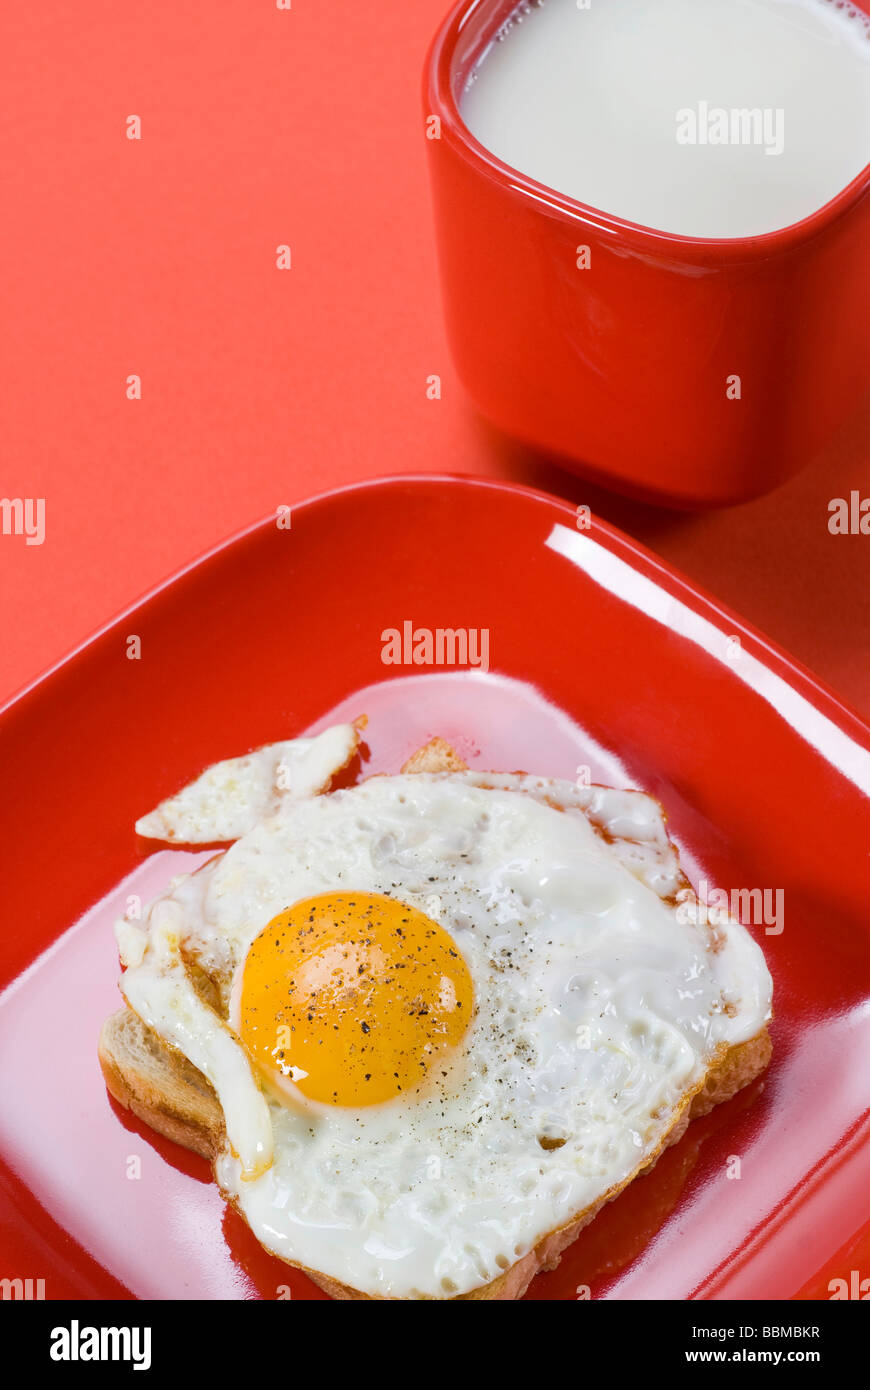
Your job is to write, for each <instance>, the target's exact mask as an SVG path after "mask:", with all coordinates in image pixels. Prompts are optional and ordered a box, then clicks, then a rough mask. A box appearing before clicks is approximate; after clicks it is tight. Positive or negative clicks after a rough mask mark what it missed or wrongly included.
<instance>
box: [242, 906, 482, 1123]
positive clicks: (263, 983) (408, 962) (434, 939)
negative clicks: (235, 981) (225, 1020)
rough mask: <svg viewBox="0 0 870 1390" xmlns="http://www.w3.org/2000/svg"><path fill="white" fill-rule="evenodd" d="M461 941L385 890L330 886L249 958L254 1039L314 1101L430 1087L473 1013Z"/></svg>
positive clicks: (257, 1050) (276, 1074)
mask: <svg viewBox="0 0 870 1390" xmlns="http://www.w3.org/2000/svg"><path fill="white" fill-rule="evenodd" d="M472 1008H473V991H472V985H471V976H470V974H469V971H468V966H467V965H466V963H465V961H464V960H463V958H462V956H461V955H460V953H459V951H458V950H457V948H456V945H455V943H454V941H453V938H452V937H451V936H449V935H448V933H447V932H446V931H445V930H444V929H443V927H440V926H439V925H438V923H437V922H433V921H432V920H431V918H429V917H427V916H426V915H425V914H424V913H422V912H419V911H417V909H416V908H413V907H409V906H407V904H405V903H401V902H394V901H393V899H392V898H388V897H385V896H383V895H381V894H369V893H324V894H321V895H319V896H318V897H314V898H306V899H305V900H304V901H302V902H299V903H296V904H295V905H294V906H293V907H289V908H287V909H286V911H284V912H281V913H279V914H278V916H277V917H275V918H273V920H272V921H271V922H270V923H269V925H268V926H267V927H265V928H264V929H263V931H261V932H260V934H259V936H257V937H256V939H255V940H254V942H253V943H252V945H251V948H250V950H249V952H248V956H247V959H246V961H245V968H244V975H243V979H242V987H241V1000H240V1010H239V1030H240V1036H241V1039H242V1042H243V1043H244V1044H245V1046H246V1047H247V1049H248V1051H249V1053H250V1054H251V1056H252V1058H253V1059H254V1061H255V1063H256V1064H257V1066H258V1067H259V1068H260V1069H261V1070H262V1071H264V1072H265V1073H266V1075H267V1076H271V1078H272V1079H273V1080H274V1081H276V1082H277V1083H278V1085H279V1086H281V1085H282V1083H283V1089H285V1090H286V1089H287V1083H288V1081H289V1082H292V1083H293V1084H294V1085H295V1086H296V1087H297V1088H298V1090H300V1091H301V1092H302V1093H303V1095H305V1096H307V1097H309V1099H311V1100H316V1101H323V1102H325V1103H326V1104H330V1105H347V1106H360V1105H376V1104H378V1103H380V1102H381V1101H385V1100H392V1099H393V1098H394V1097H396V1096H399V1095H402V1094H405V1093H407V1092H408V1091H412V1090H414V1089H416V1088H417V1087H419V1086H420V1085H421V1084H422V1083H423V1082H424V1081H425V1080H426V1078H427V1075H428V1074H429V1073H430V1072H431V1071H432V1069H433V1068H434V1067H435V1066H436V1065H437V1063H438V1062H439V1059H441V1060H442V1062H443V1060H444V1057H445V1054H446V1053H447V1052H449V1051H450V1050H451V1049H452V1048H455V1047H456V1045H457V1044H458V1043H459V1042H460V1041H461V1039H462V1036H463V1034H464V1032H465V1030H466V1028H467V1027H468V1024H469V1022H470V1020H471V1014H472Z"/></svg>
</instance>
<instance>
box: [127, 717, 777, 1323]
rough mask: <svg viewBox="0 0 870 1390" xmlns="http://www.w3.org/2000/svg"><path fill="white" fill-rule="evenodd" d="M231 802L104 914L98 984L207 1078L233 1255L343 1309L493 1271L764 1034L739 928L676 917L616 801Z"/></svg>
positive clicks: (545, 796) (648, 854)
mask: <svg viewBox="0 0 870 1390" xmlns="http://www.w3.org/2000/svg"><path fill="white" fill-rule="evenodd" d="M334 746H335V749H336V756H337V755H338V753H339V752H340V751H341V747H342V746H343V745H342V743H341V740H340V739H336V740H335V743H334ZM264 753H265V757H264V762H266V763H268V764H269V766H274V763H273V762H270V758H271V755H270V754H269V753H268V752H267V751H266V750H264ZM250 756H251V757H253V758H254V759H256V758H257V756H258V755H256V754H255V755H250ZM207 776H208V774H206V777H207ZM255 781H256V779H255ZM215 785H216V784H215V783H214V782H213V783H212V784H211V788H212V790H211V791H210V796H211V797H212V801H211V806H210V810H209V815H210V816H211V817H212V822H215V821H216V820H220V817H221V815H222V814H223V811H222V810H221V807H220V805H219V803H220V795H219V794H216V793H215V792H214V787H215ZM256 785H257V786H258V787H261V783H260V782H259V781H256ZM261 790H262V788H261ZM232 798H233V799H234V805H233V808H232V811H231V812H230V811H229V808H228V809H227V815H228V816H229V815H230V814H231V816H232V818H233V824H236V825H239V824H241V823H243V822H244V823H245V824H246V825H247V824H248V820H249V819H250V818H251V817H254V818H255V821H256V823H254V824H251V825H249V826H248V828H247V829H245V831H244V832H243V833H241V834H240V836H239V838H238V839H237V840H236V842H235V843H234V844H233V845H232V846H231V847H230V848H229V849H227V850H226V851H225V852H224V853H222V854H220V855H218V856H216V857H215V858H213V859H211V860H210V861H209V862H208V863H207V864H206V865H204V866H203V867H202V868H200V869H199V870H198V871H196V872H195V873H193V874H190V875H187V876H184V877H181V878H179V879H177V880H175V881H174V882H173V884H172V886H171V887H170V888H169V890H168V891H167V893H166V894H165V895H164V896H163V897H161V898H160V899H159V900H158V901H157V902H156V903H155V904H153V905H152V907H151V909H150V911H149V913H148V915H147V919H146V921H145V923H144V924H143V925H142V926H139V925H137V924H134V923H130V922H123V923H120V924H119V926H118V933H117V934H118V940H119V945H120V949H121V954H122V959H123V961H124V963H125V965H126V967H127V968H126V970H125V973H124V975H123V976H122V980H121V988H122V991H123V993H124V995H125V997H126V999H127V1001H128V1003H129V1004H130V1006H131V1008H133V1009H134V1010H135V1011H136V1012H137V1013H138V1014H139V1015H140V1016H141V1018H142V1019H143V1020H144V1021H145V1022H146V1023H147V1024H149V1025H150V1026H151V1027H152V1028H153V1029H154V1030H155V1031H156V1032H157V1033H158V1034H159V1036H160V1037H161V1038H163V1039H164V1040H165V1041H166V1042H167V1043H169V1044H171V1045H172V1046H174V1047H177V1048H179V1049H180V1050H181V1052H183V1053H184V1055H185V1056H187V1057H188V1058H189V1059H190V1061H191V1062H193V1063H194V1065H195V1066H197V1067H199V1069H200V1070H201V1071H202V1072H203V1073H204V1074H205V1075H206V1076H207V1077H208V1079H209V1080H210V1081H211V1083H212V1085H213V1086H214V1088H215V1090H216V1092H217V1095H218V1098H219V1100H220V1102H221V1105H222V1107H223V1111H224V1116H225V1121H226V1135H227V1138H226V1143H225V1146H224V1149H223V1151H222V1152H221V1153H220V1154H219V1155H218V1157H217V1159H216V1162H215V1175H216V1178H217V1181H218V1183H219V1185H220V1187H221V1189H222V1191H223V1193H224V1195H225V1196H226V1197H227V1198H228V1199H229V1200H230V1201H232V1202H233V1204H234V1205H235V1206H236V1208H237V1209H238V1210H239V1211H240V1212H241V1213H242V1215H243V1216H244V1217H245V1219H246V1220H247V1221H248V1223H249V1225H250V1226H251V1229H252V1230H253V1231H254V1233H255V1235H256V1236H257V1237H258V1239H259V1240H260V1241H261V1243H262V1244H263V1245H264V1246H265V1247H266V1248H267V1249H269V1250H271V1251H273V1252H274V1253H275V1254H277V1255H279V1256H281V1257H282V1258H283V1259H285V1260H287V1261H289V1262H290V1263H293V1264H298V1265H300V1266H303V1267H306V1268H309V1269H312V1270H316V1271H319V1272H320V1273H323V1274H326V1275H328V1276H330V1277H332V1278H334V1279H336V1280H338V1281H339V1282H341V1283H343V1284H346V1285H349V1286H351V1287H352V1288H354V1289H357V1290H359V1291H360V1292H363V1293H366V1294H369V1295H371V1296H375V1297H382V1298H448V1297H454V1296H456V1295H457V1294H461V1293H466V1292H469V1291H471V1290H473V1289H475V1288H478V1287H480V1286H481V1285H483V1284H486V1283H488V1282H490V1281H491V1280H493V1279H495V1278H496V1277H498V1276H499V1275H500V1274H501V1273H503V1272H504V1271H505V1270H506V1269H508V1268H510V1267H511V1266H512V1265H513V1264H514V1263H515V1262H516V1261H517V1260H518V1259H520V1258H521V1257H522V1256H523V1255H525V1254H526V1253H528V1252H529V1251H530V1250H531V1249H533V1248H534V1246H535V1245H536V1244H537V1243H538V1242H539V1241H540V1240H541V1239H542V1238H543V1236H545V1235H546V1234H547V1233H549V1232H551V1231H553V1230H555V1229H556V1228H558V1227H560V1226H562V1225H565V1224H566V1223H568V1222H570V1221H571V1220H572V1218H574V1217H575V1216H576V1215H577V1214H578V1213H579V1212H581V1211H583V1210H585V1209H587V1208H589V1207H591V1206H592V1205H594V1204H595V1203H596V1202H598V1201H600V1200H601V1199H602V1198H603V1197H604V1196H605V1194H607V1193H608V1192H609V1191H610V1190H611V1189H613V1188H614V1187H616V1186H617V1185H619V1184H621V1183H623V1182H625V1181H626V1180H628V1179H630V1178H631V1177H632V1175H634V1174H635V1173H637V1172H638V1171H640V1170H641V1169H642V1168H643V1167H644V1166H645V1164H646V1163H648V1162H649V1161H650V1159H651V1157H653V1156H654V1155H655V1153H656V1152H657V1151H658V1149H659V1147H660V1146H661V1144H662V1142H663V1140H664V1138H665V1136H666V1134H667V1130H668V1128H669V1127H670V1125H671V1124H672V1123H673V1120H674V1116H675V1113H676V1112H677V1111H678V1109H679V1107H680V1105H681V1103H682V1102H683V1101H684V1099H685V1098H686V1097H687V1096H688V1095H689V1094H691V1092H692V1091H693V1089H695V1088H697V1086H699V1085H700V1084H701V1083H702V1081H703V1079H704V1077H705V1075H706V1072H707V1070H708V1069H709V1067H710V1065H711V1063H712V1062H713V1060H714V1059H715V1058H716V1056H717V1055H721V1053H722V1052H723V1051H724V1049H725V1048H728V1047H732V1046H734V1045H735V1044H738V1043H740V1042H744V1041H748V1040H749V1039H750V1038H752V1037H754V1036H755V1035H756V1034H757V1033H758V1032H759V1031H760V1030H761V1029H762V1028H763V1027H764V1024H765V1022H766V1020H767V1019H768V1018H769V1016H770V1004H771V981H770V976H769V974H768V971H767V968H766V966H765V963H764V959H763V956H762V954H761V951H760V949H759V948H758V946H757V945H756V944H755V942H754V941H753V939H752V938H751V936H750V935H749V933H748V932H747V931H746V930H745V929H744V928H743V927H742V926H741V925H740V924H739V923H737V922H729V923H727V924H725V925H721V924H720V925H717V927H716V929H715V932H714V931H713V929H711V928H709V927H707V926H706V925H704V924H702V925H695V924H693V923H692V922H691V921H686V920H685V918H684V915H683V914H681V913H680V912H679V910H678V902H679V899H680V897H681V896H682V895H684V894H685V892H686V888H687V885H686V881H685V879H684V878H683V876H682V874H681V871H680V868H679V863H678V861H677V856H676V852H675V851H674V849H673V847H672V845H671V844H670V841H669V839H668V836H667V833H666V830H665V826H664V821H663V817H662V813H661V809H660V807H659V806H658V803H656V802H655V801H653V800H652V799H651V798H649V797H647V796H645V795H643V794H642V793H639V792H620V791H611V790H609V789H606V788H597V787H592V788H582V787H578V786H576V785H575V784H573V783H570V782H565V781H559V780H555V779H543V778H534V777H529V776H525V775H522V774H516V775H509V774H483V773H477V772H462V773H443V774H425V773H416V774H410V775H397V776H377V777H372V778H369V779H368V780H366V781H363V782H362V783H360V784H358V785H357V786H355V787H351V788H348V789H345V790H340V791H335V792H331V793H328V794H325V795H310V796H291V797H281V798H278V800H277V803H276V802H275V801H274V800H273V799H271V798H265V799H264V798H263V796H262V795H261V794H260V792H258V793H257V795H256V796H255V797H254V798H253V799H252V802H251V805H250V806H249V807H247V808H243V807H242V806H241V804H240V803H239V802H238V799H237V787H236V788H234V789H233V792H232ZM196 802H197V797H193V798H189V803H190V804H191V805H192V806H193V809H192V812H191V815H192V819H191V824H190V825H188V824H186V822H185V815H184V810H183V805H182V798H181V797H179V798H176V804H175V810H174V812H173V817H172V822H171V829H172V831H173V837H175V838H178V839H180V840H185V841H188V840H190V838H191V832H192V831H194V830H196V828H197V826H201V825H202V821H203V817H202V814H201V808H200V807H199V806H198V805H197V804H196ZM264 806H267V807H268V813H267V814H265V815H264V814H262V808H263V807H264ZM225 823H227V822H224V821H221V824H225ZM208 838H217V837H212V836H209V837H208ZM191 963H194V964H195V965H197V966H198V967H200V969H201V970H203V971H205V972H206V974H207V975H208V976H209V978H210V979H211V980H212V981H213V982H214V983H215V984H216V985H217V987H218V990H219V994H220V1008H219V1009H215V1008H212V1007H211V1006H210V1005H209V1004H208V1003H206V1002H205V1000H204V999H203V998H202V997H201V996H200V994H199V993H198V991H197V989H196V987H195V983H194V979H193V976H192V973H191V969H190V966H191Z"/></svg>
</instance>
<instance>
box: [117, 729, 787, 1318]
mask: <svg viewBox="0 0 870 1390" xmlns="http://www.w3.org/2000/svg"><path fill="white" fill-rule="evenodd" d="M466 769H467V764H466V763H465V762H464V761H463V760H462V758H460V757H459V755H458V754H457V753H456V752H455V750H454V749H453V748H452V747H451V746H450V744H449V743H447V742H446V741H445V740H444V739H441V738H433V739H431V740H430V741H429V742H428V743H427V744H425V745H424V746H423V747H422V748H420V749H418V750H417V752H416V753H414V754H413V755H412V756H411V757H410V758H409V759H408V760H407V762H406V763H405V764H404V765H403V767H402V772H403V773H414V772H427V773H435V772H461V771H465V770H466ZM770 1056H771V1041H770V1035H769V1033H768V1030H767V1028H763V1029H762V1030H761V1032H759V1033H758V1034H756V1036H755V1037H754V1038H750V1039H749V1040H748V1041H747V1042H744V1043H739V1044H737V1045H736V1046H734V1047H731V1048H724V1047H723V1048H722V1049H720V1053H719V1055H718V1056H717V1057H716V1058H715V1059H714V1061H713V1063H712V1065H711V1066H710V1068H709V1069H708V1071H707V1074H706V1076H705V1077H704V1079H703V1080H702V1081H701V1083H700V1084H699V1085H698V1086H697V1087H695V1088H694V1089H693V1090H691V1091H688V1092H687V1093H686V1095H685V1096H684V1097H683V1099H682V1101H681V1103H680V1105H679V1106H678V1107H677V1108H676V1109H675V1111H674V1114H673V1120H672V1123H671V1125H670V1126H669V1128H668V1130H667V1132H666V1133H665V1135H664V1136H663V1138H662V1141H661V1143H660V1145H659V1148H658V1149H657V1151H656V1152H655V1153H654V1154H653V1155H652V1157H651V1158H650V1159H648V1160H647V1162H646V1163H645V1164H644V1165H643V1167H639V1168H638V1169H636V1170H635V1171H634V1172H633V1173H631V1174H629V1176H628V1177H627V1178H626V1179H625V1180H624V1181H623V1182H621V1183H618V1184H616V1185H615V1186H614V1187H613V1188H611V1189H610V1190H609V1191H608V1192H606V1193H605V1194H604V1196H603V1197H602V1198H601V1199H600V1200H599V1201H598V1202H596V1203H595V1204H594V1205H592V1206H590V1207H587V1208H586V1209H585V1210H584V1211H582V1212H579V1213H578V1214H577V1215H576V1216H574V1217H572V1219H571V1221H569V1222H568V1223H566V1224H565V1225H563V1226H560V1227H557V1228H556V1229H555V1230H553V1231H550V1232H549V1233H548V1234H547V1235H546V1236H544V1237H543V1239H542V1240H540V1241H539V1242H538V1244H537V1245H536V1246H535V1248H534V1249H533V1250H531V1251H530V1252H529V1253H528V1254H527V1255H524V1256H523V1257H522V1258H521V1259H519V1260H517V1262H516V1263H515V1264H513V1265H512V1266H511V1268H510V1269H508V1270H506V1271H505V1272H504V1274H501V1275H499V1276H498V1278H496V1279H494V1280H492V1281H491V1282H490V1283H488V1284H484V1285H482V1286H481V1287H480V1288H476V1289H472V1290H470V1291H469V1292H468V1293H464V1294H458V1295H456V1296H455V1298H454V1299H453V1300H450V1301H455V1302H460V1301H464V1300H467V1299H497V1300H501V1301H505V1300H511V1299H518V1298H521V1297H522V1296H523V1294H524V1293H525V1291H526V1289H527V1288H528V1286H529V1284H530V1283H531V1281H532V1279H533V1278H534V1277H535V1275H536V1274H537V1273H539V1272H540V1271H541V1270H548V1269H554V1268H555V1267H556V1265H557V1264H558V1263H559V1260H560V1259H561V1256H562V1252H563V1251H564V1250H566V1249H567V1247H568V1246H569V1245H571V1244H572V1242H573V1241H574V1240H576V1238H577V1236H578V1235H579V1234H580V1232H581V1230H582V1229H583V1227H584V1226H587V1225H588V1224H589V1222H590V1221H592V1220H594V1218H595V1217H596V1216H597V1215H598V1212H599V1211H600V1210H601V1208H602V1207H604V1206H605V1205H606V1204H607V1203H608V1202H611V1201H613V1199H614V1198H615V1197H617V1196H618V1195H619V1193H620V1192H622V1191H623V1190H624V1188H626V1187H627V1186H628V1185H629V1184H630V1183H631V1182H633V1181H634V1179H635V1178H636V1177H638V1176H640V1175H641V1174H643V1173H648V1172H650V1171H651V1169H652V1168H654V1167H655V1164H656V1163H657V1162H658V1159H659V1158H660V1157H661V1154H662V1153H663V1152H664V1150H665V1149H667V1148H668V1147H670V1145H672V1144H675V1143H676V1142H677V1141H678V1140H679V1139H681V1138H682V1136H683V1134H684V1133H685V1131H686V1128H687V1127H688V1125H689V1123H690V1121H691V1120H693V1119H696V1118H697V1117H699V1116H701V1115H706V1114H707V1113H708V1111H710V1110H712V1109H713V1108H714V1106H716V1105H721V1104H723V1103H724V1102H725V1101H728V1100H730V1099H731V1098H732V1096H734V1095H736V1094H737V1092H738V1091H740V1090H742V1088H743V1087H744V1086H747V1085H749V1083H750V1082H751V1081H754V1080H755V1078H756V1077H757V1076H759V1075H760V1073H761V1072H763V1071H764V1069H765V1068H766V1066H767V1064H768V1062H769V1061H770ZM99 1058H100V1066H101V1068H102V1071H103V1076H104V1078H105V1081H106V1086H107V1088H108V1090H109V1092H110V1094H111V1095H112V1096H114V1098H115V1099H116V1100H117V1101H118V1102H119V1104H121V1105H123V1106H124V1107H125V1108H127V1109H129V1110H130V1111H132V1113H133V1114H134V1115H136V1116H137V1118H138V1119H140V1120H142V1121H143V1122H144V1123H145V1124H147V1125H149V1126H150V1128H151V1129H154V1130H156V1131H157V1132H158V1133H159V1134H162V1135H164V1136H165V1137H166V1138H167V1139H172V1140H173V1141H174V1142H175V1143H177V1144H181V1145H182V1146H183V1147H184V1148H187V1149H191V1150H193V1151H194V1152H195V1153H198V1154H201V1155H202V1157H203V1158H206V1159H209V1160H210V1161H211V1160H213V1159H215V1158H216V1157H217V1155H218V1153H219V1152H220V1150H221V1149H222V1147H223V1143H224V1139H225V1130H224V1119H223V1111H222V1110H221V1106H220V1103H219V1101H218V1099H217V1096H216V1094H215V1092H214V1089H213V1088H212V1086H211V1085H210V1083H209V1082H208V1081H207V1079H206V1078H205V1077H204V1076H203V1075H202V1073H201V1072H199V1071H198V1070H197V1068H196V1067H194V1066H193V1065H192V1064H191V1063H190V1062H189V1061H188V1060H187V1058H185V1057H183V1056H182V1055H181V1054H180V1053H178V1052H176V1051H175V1050H174V1049H172V1048H170V1047H168V1046H167V1045H166V1044H164V1043H163V1042H162V1040H161V1039H160V1038H158V1037H157V1035H156V1034H155V1033H153V1032H152V1030H151V1029H150V1028H148V1026H147V1025H146V1024H145V1023H143V1022H142V1020H141V1019H139V1018H138V1017H137V1015H136V1014H134V1013H133V1011H132V1010H131V1009H121V1010H120V1011H119V1012H118V1013H116V1014H112V1015H111V1017H110V1018H108V1019H107V1020H106V1022H105V1023H104V1024H103V1028H102V1031H101V1033H100V1043H99ZM278 1258H280V1257H278ZM287 1263H290V1264H293V1265H294V1267H295V1268H297V1269H301V1270H302V1271H303V1272H304V1273H305V1274H307V1275H308V1277H309V1278H310V1279H311V1280H312V1282H313V1283H315V1284H316V1285H317V1286H318V1288H320V1289H322V1290H323V1291H324V1293H327V1294H329V1296H330V1297H331V1298H335V1299H340V1300H354V1301H359V1300H364V1301H366V1302H379V1301H381V1300H380V1298H379V1297H378V1296H377V1295H372V1294H367V1293H363V1292H361V1291H360V1290H359V1289H354V1288H352V1287H351V1286H350V1285H347V1284H342V1283H341V1282H340V1281H338V1280H336V1279H333V1278H331V1277H330V1276H329V1275H326V1274H323V1273H321V1272H320V1271H318V1270H313V1269H308V1268H307V1267H306V1266H305V1265H301V1264H297V1263H296V1262H292V1261H287Z"/></svg>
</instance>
